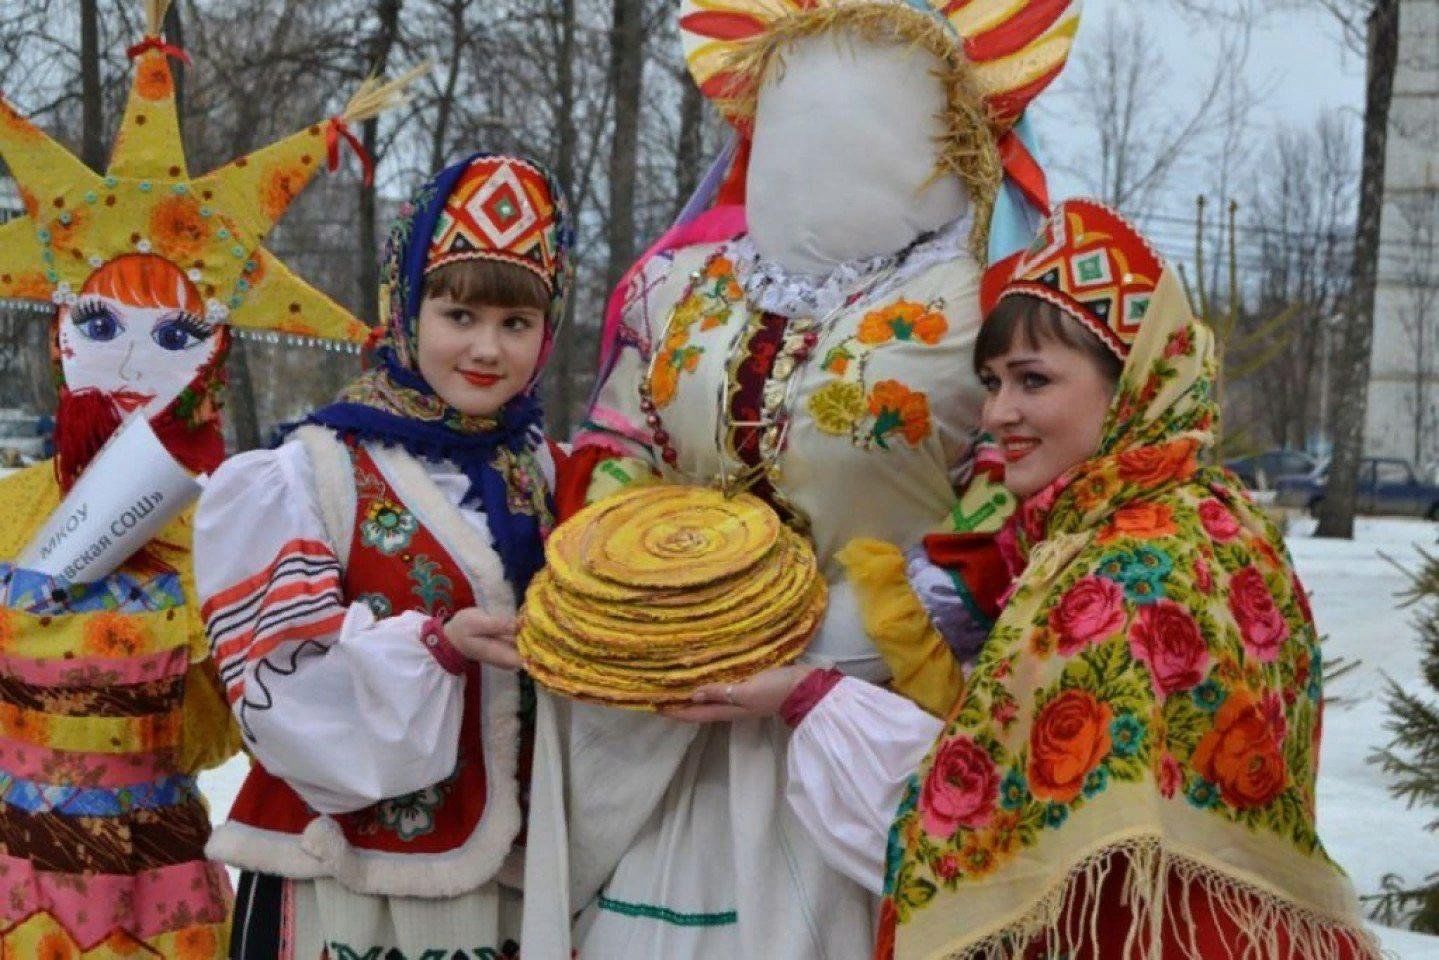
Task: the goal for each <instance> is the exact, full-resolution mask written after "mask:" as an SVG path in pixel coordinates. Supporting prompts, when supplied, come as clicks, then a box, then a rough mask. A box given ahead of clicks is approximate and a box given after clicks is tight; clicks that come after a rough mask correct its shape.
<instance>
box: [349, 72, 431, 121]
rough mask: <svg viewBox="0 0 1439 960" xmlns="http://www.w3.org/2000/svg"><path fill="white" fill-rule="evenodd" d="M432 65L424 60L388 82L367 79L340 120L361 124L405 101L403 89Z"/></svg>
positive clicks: (373, 78)
mask: <svg viewBox="0 0 1439 960" xmlns="http://www.w3.org/2000/svg"><path fill="white" fill-rule="evenodd" d="M431 66H433V64H432V63H431V62H430V61H429V60H426V61H425V62H424V63H422V64H420V65H419V66H417V67H411V68H410V69H409V70H407V71H405V72H404V73H402V74H401V75H400V76H398V77H396V78H395V79H393V80H390V81H388V82H386V81H382V80H381V79H380V78H379V77H369V78H367V79H366V80H365V82H364V83H362V84H360V88H359V89H358V90H356V91H355V94H354V96H352V97H350V102H349V103H347V104H345V109H344V111H343V112H341V114H340V119H341V120H344V121H345V122H346V123H363V122H364V121H366V120H371V119H373V118H375V117H378V116H379V115H380V114H381V113H384V112H385V111H386V110H389V109H390V108H392V107H396V106H399V105H400V104H401V103H403V102H404V101H405V88H406V87H408V86H409V85H410V84H411V83H413V82H414V81H415V79H416V78H417V77H419V76H421V75H422V74H424V73H426V72H428V71H429V69H430V68H431Z"/></svg>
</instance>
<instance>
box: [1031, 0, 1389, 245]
mask: <svg viewBox="0 0 1439 960" xmlns="http://www.w3.org/2000/svg"><path fill="white" fill-rule="evenodd" d="M1317 6H1318V4H1317V3H1316V4H1314V7H1316V8H1317ZM1135 10H1145V11H1147V12H1146V13H1145V15H1144V16H1145V22H1146V24H1147V25H1148V29H1149V33H1150V35H1151V36H1152V38H1153V42H1154V44H1155V45H1156V47H1157V50H1158V51H1159V53H1160V54H1161V55H1163V56H1164V57H1165V59H1166V61H1167V70H1168V73H1169V76H1168V77H1167V78H1159V79H1158V81H1157V82H1156V85H1155V88H1154V90H1153V97H1154V98H1155V99H1156V101H1158V102H1162V103H1166V104H1169V105H1171V107H1172V109H1174V110H1176V111H1184V110H1187V109H1190V108H1191V106H1192V105H1193V104H1194V103H1195V101H1196V100H1197V98H1198V88H1201V87H1203V86H1204V84H1205V83H1206V82H1207V81H1208V79H1209V78H1210V77H1211V76H1212V75H1213V71H1214V69H1215V64H1214V58H1215V57H1216V56H1217V52H1218V48H1219V44H1220V41H1219V33H1220V30H1219V29H1218V27H1217V26H1216V25H1215V23H1213V22H1206V21H1204V20H1200V19H1195V18H1188V19H1186V18H1185V17H1182V16H1180V15H1179V14H1178V13H1177V12H1176V11H1175V10H1174V8H1173V6H1172V5H1171V3H1170V2H1168V0H1084V10H1083V17H1082V20H1081V25H1080V31H1079V37H1078V40H1077V45H1076V54H1077V53H1078V52H1079V51H1081V50H1083V49H1085V48H1086V46H1088V45H1090V44H1092V43H1094V42H1095V40H1094V38H1095V36H1096V34H1097V32H1098V31H1101V30H1102V29H1104V26H1105V21H1106V16H1107V14H1108V13H1109V12H1110V11H1114V13H1115V14H1116V15H1119V16H1125V15H1130V14H1131V12H1132V11H1135ZM1078 73H1079V71H1077V70H1067V71H1066V73H1065V74H1063V75H1061V76H1060V78H1059V80H1057V81H1056V83H1055V85H1054V87H1052V88H1051V89H1050V90H1049V91H1047V92H1046V93H1045V94H1044V97H1043V98H1042V99H1041V101H1040V103H1041V109H1039V110H1037V111H1036V121H1037V124H1038V133H1039V136H1040V137H1041V141H1042V149H1043V151H1044V152H1045V154H1047V155H1050V156H1051V157H1054V156H1061V155H1064V154H1069V155H1072V156H1073V155H1082V152H1083V151H1084V150H1085V149H1087V148H1088V147H1089V140H1088V139H1087V138H1086V132H1085V130H1083V129H1082V128H1076V127H1075V126H1074V125H1073V124H1072V123H1065V122H1064V116H1063V110H1064V105H1065V103H1066V97H1067V96H1072V95H1073V93H1074V90H1073V87H1074V82H1075V81H1076V80H1077V77H1078ZM1242 75H1243V77H1244V78H1245V79H1246V80H1247V81H1248V83H1249V84H1250V85H1251V86H1252V87H1254V88H1255V89H1256V90H1258V91H1260V92H1261V93H1262V94H1263V96H1262V97H1261V99H1260V103H1259V105H1258V106H1257V107H1256V109H1255V111H1254V113H1253V116H1252V124H1253V137H1254V139H1255V141H1256V143H1255V146H1256V147H1262V145H1263V142H1264V141H1265V140H1267V138H1268V137H1269V136H1270V135H1271V134H1272V132H1273V131H1274V129H1275V128H1276V127H1277V126H1278V125H1280V124H1284V123H1288V124H1291V125H1295V126H1301V127H1310V126H1312V125H1313V124H1314V122H1315V121H1316V120H1317V119H1318V118H1319V116H1320V115H1321V114H1322V113H1323V112H1325V111H1326V110H1333V109H1343V110H1345V111H1346V112H1347V113H1348V114H1349V116H1350V118H1351V120H1352V122H1353V123H1354V124H1356V126H1355V133H1356V137H1355V143H1356V148H1357V143H1358V138H1357V131H1358V128H1357V124H1358V122H1359V117H1360V116H1361V114H1362V109H1363V102H1364V67H1363V63H1362V61H1361V59H1360V57H1358V56H1356V55H1355V54H1354V53H1353V52H1351V51H1349V50H1348V49H1347V48H1346V47H1345V44H1344V41H1343V36H1342V33H1341V30H1340V28H1339V25H1338V24H1337V23H1336V22H1335V21H1334V20H1333V19H1332V17H1330V15H1328V14H1326V13H1324V12H1321V11H1319V10H1318V9H1312V8H1311V9H1302V10H1299V11H1288V12H1284V13H1282V14H1281V13H1271V14H1269V15H1268V16H1267V17H1266V18H1265V19H1264V20H1262V21H1261V22H1260V23H1259V24H1258V25H1257V27H1256V28H1255V29H1254V31H1253V32H1252V34H1251V38H1250V45H1249V56H1248V59H1247V62H1246V63H1245V64H1244V65H1243V67H1242ZM1206 173H1207V168H1206V166H1205V165H1203V164H1200V165H1198V166H1197V167H1195V168H1192V169H1190V170H1188V171H1185V172H1176V174H1175V176H1174V178H1173V179H1172V182H1171V183H1170V185H1169V188H1168V190H1167V192H1166V196H1165V197H1164V198H1163V199H1162V200H1161V201H1160V202H1159V203H1158V206H1159V207H1160V208H1162V209H1164V210H1166V211H1167V212H1169V213H1172V214H1176V215H1184V216H1192V214H1193V198H1194V195H1195V194H1196V193H1197V192H1200V190H1205V189H1207V185H1205V184H1203V183H1201V182H1200V181H1201V178H1203V177H1204V176H1205V175H1206ZM1050 188H1051V192H1052V194H1053V195H1054V196H1056V197H1063V196H1070V195H1073V194H1075V193H1082V192H1085V189H1084V184H1083V183H1082V181H1081V180H1080V179H1078V178H1077V177H1075V176H1074V175H1072V174H1070V173H1067V172H1065V171H1064V170H1060V169H1057V165H1055V164H1050ZM1172 252H1174V253H1178V251H1172Z"/></svg>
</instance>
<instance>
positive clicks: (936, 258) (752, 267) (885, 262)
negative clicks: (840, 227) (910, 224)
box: [730, 214, 972, 318]
mask: <svg viewBox="0 0 1439 960" xmlns="http://www.w3.org/2000/svg"><path fill="white" fill-rule="evenodd" d="M971 220H972V218H971V215H970V214H965V215H964V216H962V217H960V218H959V219H958V220H955V221H954V222H953V223H951V224H949V225H948V226H946V227H942V228H940V229H939V230H938V231H936V232H934V233H931V234H927V235H924V236H922V237H920V238H919V239H918V240H916V241H915V242H914V243H912V244H910V245H909V246H908V247H905V248H904V249H903V250H900V251H898V252H896V253H888V254H884V255H882V256H878V257H868V258H865V259H862V260H850V261H846V262H845V263H841V264H839V265H837V266H836V267H835V268H834V269H833V270H832V271H830V272H829V273H828V274H825V275H823V276H816V275H814V274H806V273H799V272H796V271H791V270H789V269H787V268H786V267H785V266H784V265H783V264H781V263H780V262H779V261H777V260H772V259H770V258H768V257H766V256H764V255H763V254H761V253H760V252H759V251H758V250H756V249H755V245H754V242H753V241H752V240H750V238H749V235H748V234H745V235H744V236H742V237H740V238H739V239H738V240H736V241H735V242H734V243H733V244H731V245H730V254H731V256H732V257H733V259H734V268H735V271H736V274H737V277H738V281H739V285H740V287H741V288H742V292H743V294H744V295H745V296H746V297H747V298H748V300H749V303H750V305H751V306H752V307H754V308H755V309H757V310H762V311H765V312H767V313H778V314H780V315H781V316H785V317H790V318H796V317H822V316H824V315H826V314H828V313H832V312H833V311H835V310H837V309H838V308H839V307H841V306H842V305H843V304H844V301H845V298H846V297H847V296H849V295H851V294H852V293H853V292H854V290H855V289H856V288H857V287H859V286H861V285H863V284H864V283H865V281H868V280H872V279H874V278H876V277H878V276H880V275H881V274H883V273H884V272H885V271H886V270H890V269H893V270H894V274H893V275H892V276H890V277H887V278H885V279H884V280H882V281H881V282H880V283H878V284H876V286H875V288H874V289H872V290H870V291H869V295H870V296H871V297H879V296H883V295H884V294H885V293H887V292H888V291H890V290H893V289H894V288H895V287H896V286H898V285H899V284H900V283H902V282H904V281H905V280H907V279H908V278H910V277H912V276H914V275H915V274H917V273H919V272H921V271H923V270H927V269H929V268H930V267H932V266H934V265H935V264H936V263H942V262H944V261H946V260H953V259H954V258H956V257H963V256H968V255H969V233H970V225H971Z"/></svg>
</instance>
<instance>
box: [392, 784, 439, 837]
mask: <svg viewBox="0 0 1439 960" xmlns="http://www.w3.org/2000/svg"><path fill="white" fill-rule="evenodd" d="M446 786H448V783H437V784H435V785H434V786H430V787H426V788H425V789H423V790H416V791H415V792H414V793H408V794H405V795H404V796H403V797H391V798H390V799H388V800H381V801H380V802H379V803H377V804H376V805H375V819H376V820H378V821H379V824H380V826H382V827H384V828H385V829H386V830H389V831H391V832H392V833H394V834H395V835H396V836H398V837H399V838H400V839H401V840H413V839H415V838H416V837H423V836H424V835H425V834H427V833H431V832H433V831H434V829H435V811H437V810H439V809H440V804H441V803H442V802H443V801H444V799H445V788H446Z"/></svg>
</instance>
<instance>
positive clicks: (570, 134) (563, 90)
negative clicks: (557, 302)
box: [547, 0, 579, 437]
mask: <svg viewBox="0 0 1439 960" xmlns="http://www.w3.org/2000/svg"><path fill="white" fill-rule="evenodd" d="M556 39H557V41H558V42H557V43H556V53H557V57H558V59H557V61H556V64H555V67H556V70H555V85H556V88H557V89H556V90H555V94H556V96H555V106H556V109H555V127H556V129H555V159H554V173H555V179H556V180H558V181H559V182H560V185H561V187H562V188H564V189H566V190H570V189H571V188H572V185H573V183H574V179H575V166H576V163H575V150H576V146H577V144H578V141H579V136H578V133H577V131H576V130H575V72H574V58H575V0H559V32H558V36H557V38H556ZM570 214H571V216H575V215H577V214H578V211H577V210H571V211H570ZM575 300H576V296H575V294H574V293H571V295H570V298H569V301H568V302H567V303H566V304H565V315H564V317H563V318H562V322H561V327H562V329H561V331H560V334H559V336H558V337H557V338H556V339H555V352H554V355H553V357H552V359H551V363H550V368H551V370H553V373H552V374H551V375H550V398H551V401H552V402H551V403H550V404H549V410H548V416H547V421H548V425H549V428H550V430H551V432H552V433H553V434H554V436H557V437H568V436H569V435H570V431H571V429H572V427H573V426H574V413H575V404H576V403H577V401H578V398H577V397H576V396H575V393H576V391H575V354H576V352H577V351H576V347H577V346H578V342H579V331H578V330H576V329H575Z"/></svg>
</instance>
